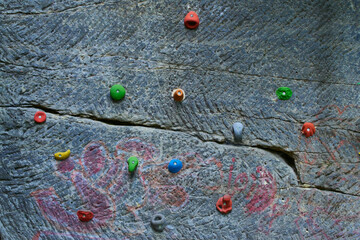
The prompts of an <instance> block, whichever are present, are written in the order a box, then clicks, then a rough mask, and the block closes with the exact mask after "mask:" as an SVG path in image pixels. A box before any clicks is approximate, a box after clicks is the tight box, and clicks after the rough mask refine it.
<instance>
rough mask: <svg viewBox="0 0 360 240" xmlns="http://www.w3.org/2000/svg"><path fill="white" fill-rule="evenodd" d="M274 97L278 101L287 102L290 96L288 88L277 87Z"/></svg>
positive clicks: (290, 92)
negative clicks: (275, 96) (276, 97)
mask: <svg viewBox="0 0 360 240" xmlns="http://www.w3.org/2000/svg"><path fill="white" fill-rule="evenodd" d="M276 95H277V96H278V98H279V99H280V100H289V99H290V98H291V96H292V91H291V89H290V88H288V87H279V88H278V89H277V90H276Z"/></svg>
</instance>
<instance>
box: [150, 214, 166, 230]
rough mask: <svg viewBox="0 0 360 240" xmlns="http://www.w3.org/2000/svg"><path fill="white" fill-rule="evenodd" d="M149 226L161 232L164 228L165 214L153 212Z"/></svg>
mask: <svg viewBox="0 0 360 240" xmlns="http://www.w3.org/2000/svg"><path fill="white" fill-rule="evenodd" d="M151 226H152V228H153V229H154V230H156V231H159V232H162V231H163V230H164V228H165V216H164V215H162V214H155V215H154V216H153V217H152V218H151Z"/></svg>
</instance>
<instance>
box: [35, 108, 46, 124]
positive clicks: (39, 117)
mask: <svg viewBox="0 0 360 240" xmlns="http://www.w3.org/2000/svg"><path fill="white" fill-rule="evenodd" d="M34 120H35V122H37V123H42V122H45V120H46V114H45V113H44V112H42V111H37V112H36V113H35V115H34Z"/></svg>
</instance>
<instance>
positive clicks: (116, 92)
mask: <svg viewBox="0 0 360 240" xmlns="http://www.w3.org/2000/svg"><path fill="white" fill-rule="evenodd" d="M125 93H126V91H125V88H124V87H123V86H121V85H120V84H115V85H113V86H112V87H111V88H110V96H111V98H112V99H114V100H117V101H118V100H121V99H123V98H124V97H125Z"/></svg>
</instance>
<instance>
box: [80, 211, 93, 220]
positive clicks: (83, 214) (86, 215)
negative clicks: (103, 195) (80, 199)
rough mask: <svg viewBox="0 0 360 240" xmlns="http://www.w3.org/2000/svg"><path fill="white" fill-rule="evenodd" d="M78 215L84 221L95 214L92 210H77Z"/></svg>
mask: <svg viewBox="0 0 360 240" xmlns="http://www.w3.org/2000/svg"><path fill="white" fill-rule="evenodd" d="M77 215H78V218H79V220H80V221H82V222H88V221H90V220H91V219H93V217H94V214H93V213H92V212H91V211H86V210H79V211H77Z"/></svg>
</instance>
